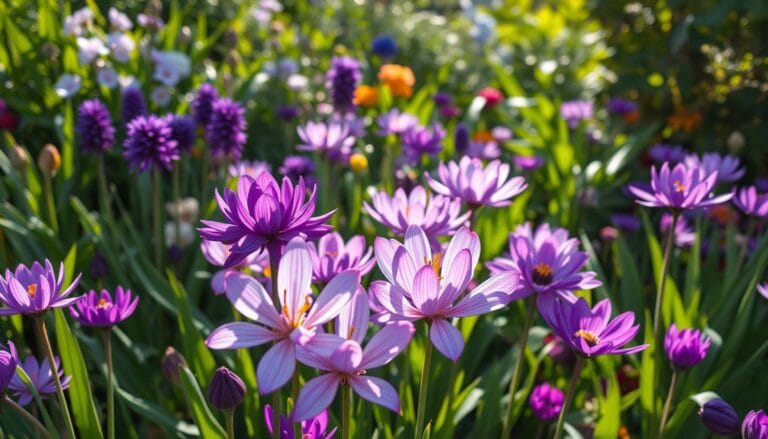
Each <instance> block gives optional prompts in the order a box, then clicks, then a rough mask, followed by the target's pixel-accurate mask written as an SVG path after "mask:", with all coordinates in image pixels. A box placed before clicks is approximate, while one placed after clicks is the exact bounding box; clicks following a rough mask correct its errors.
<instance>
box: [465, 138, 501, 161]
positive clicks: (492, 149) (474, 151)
mask: <svg viewBox="0 0 768 439" xmlns="http://www.w3.org/2000/svg"><path fill="white" fill-rule="evenodd" d="M466 155H467V156H468V157H474V158H478V159H480V160H493V159H497V158H499V157H500V156H501V149H499V144H498V143H497V142H496V141H495V140H491V141H490V142H484V141H472V142H469V148H467V153H466Z"/></svg>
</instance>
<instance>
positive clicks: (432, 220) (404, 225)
mask: <svg viewBox="0 0 768 439" xmlns="http://www.w3.org/2000/svg"><path fill="white" fill-rule="evenodd" d="M371 203H372V204H373V206H371V205H370V204H368V203H367V202H363V207H364V209H365V211H366V212H368V215H370V216H371V217H372V218H373V219H375V220H376V221H378V222H379V223H381V224H382V225H383V226H385V227H388V228H390V229H391V230H392V232H393V233H394V234H395V235H397V236H403V235H405V231H406V230H407V229H408V226H410V225H416V226H420V227H421V229H422V230H423V231H424V233H426V234H427V236H428V237H429V238H430V239H431V240H432V241H433V242H436V240H437V238H439V237H441V236H447V235H450V234H452V233H453V232H454V231H456V229H458V228H459V227H461V226H462V225H464V224H465V223H466V222H467V219H469V212H465V213H464V214H462V213H461V200H457V199H454V198H450V197H444V196H442V195H433V196H432V197H430V198H429V200H427V191H426V190H424V187H422V186H416V187H414V188H413V189H411V193H410V194H409V195H406V194H405V190H404V189H403V188H397V189H396V190H395V195H393V196H391V197H390V196H389V194H387V193H386V192H384V191H381V192H377V193H376V194H374V195H373V196H372V197H371Z"/></svg>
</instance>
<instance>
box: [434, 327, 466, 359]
mask: <svg viewBox="0 0 768 439" xmlns="http://www.w3.org/2000/svg"><path fill="white" fill-rule="evenodd" d="M429 339H430V340H432V343H433V344H434V345H435V348H436V349H437V350H438V351H440V353H441V354H443V355H445V356H446V357H447V358H448V359H450V360H451V361H456V360H458V359H459V356H460V355H461V351H463V350H464V337H463V336H462V335H461V332H459V330H458V329H456V328H455V327H454V326H453V325H451V324H450V323H449V322H448V321H447V320H444V319H434V320H432V325H431V326H430V328H429Z"/></svg>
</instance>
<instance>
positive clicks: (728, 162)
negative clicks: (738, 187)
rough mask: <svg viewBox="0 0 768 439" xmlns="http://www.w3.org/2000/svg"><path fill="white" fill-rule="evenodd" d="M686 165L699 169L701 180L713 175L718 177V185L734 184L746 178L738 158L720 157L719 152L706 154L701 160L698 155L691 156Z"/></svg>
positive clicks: (687, 157)
mask: <svg viewBox="0 0 768 439" xmlns="http://www.w3.org/2000/svg"><path fill="white" fill-rule="evenodd" d="M685 164H686V165H687V166H688V167H689V168H697V169H698V170H699V172H700V173H701V178H704V177H707V176H709V175H712V174H716V175H717V182H718V183H733V182H734V181H736V180H739V179H740V178H741V177H743V176H744V172H745V170H744V168H743V167H741V168H739V166H741V161H739V159H738V157H734V156H732V155H720V153H717V152H710V153H707V154H704V155H703V156H701V158H699V156H698V155H696V154H690V155H688V156H686V157H685Z"/></svg>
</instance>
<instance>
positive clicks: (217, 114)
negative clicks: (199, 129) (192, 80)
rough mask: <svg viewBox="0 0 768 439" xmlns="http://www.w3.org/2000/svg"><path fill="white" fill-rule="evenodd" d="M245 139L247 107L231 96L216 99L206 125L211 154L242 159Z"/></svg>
mask: <svg viewBox="0 0 768 439" xmlns="http://www.w3.org/2000/svg"><path fill="white" fill-rule="evenodd" d="M245 140H246V135H245V109H244V108H243V107H242V106H240V104H238V103H237V102H235V101H233V100H232V99H229V98H218V99H216V100H214V101H213V104H212V105H211V114H210V118H209V119H208V124H207V125H206V127H205V141H206V142H207V143H208V148H209V149H210V152H211V155H213V156H214V157H216V156H218V157H229V158H231V159H233V160H240V157H242V155H243V148H244V147H245Z"/></svg>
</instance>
